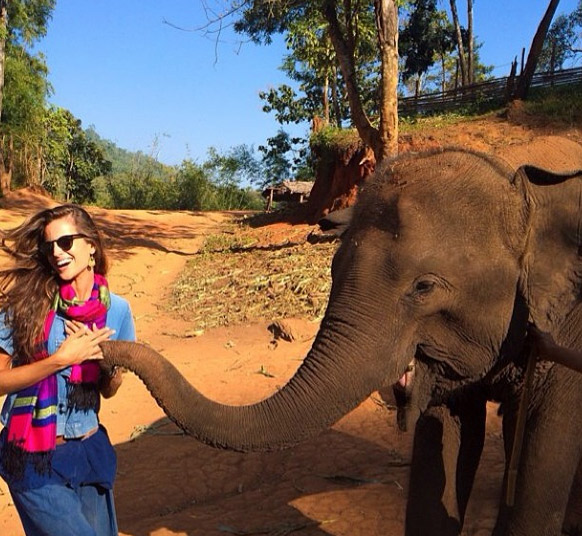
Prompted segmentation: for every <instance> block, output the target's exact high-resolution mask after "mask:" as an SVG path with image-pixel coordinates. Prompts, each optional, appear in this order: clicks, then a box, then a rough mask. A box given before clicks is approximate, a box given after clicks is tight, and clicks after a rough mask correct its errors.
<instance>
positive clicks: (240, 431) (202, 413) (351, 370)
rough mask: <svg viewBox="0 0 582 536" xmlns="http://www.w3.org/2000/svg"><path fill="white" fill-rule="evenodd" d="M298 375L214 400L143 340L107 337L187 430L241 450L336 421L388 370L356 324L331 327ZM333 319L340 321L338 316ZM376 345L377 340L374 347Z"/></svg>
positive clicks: (278, 444) (106, 346) (108, 345)
mask: <svg viewBox="0 0 582 536" xmlns="http://www.w3.org/2000/svg"><path fill="white" fill-rule="evenodd" d="M325 323H327V324H330V321H329V318H328V319H327V321H326V320H324V321H323V323H322V329H320V331H319V333H318V335H317V337H316V340H315V342H314V344H313V347H312V348H311V350H310V352H309V353H308V355H307V357H306V358H305V360H304V362H303V363H302V365H301V366H300V367H299V369H298V370H297V372H296V373H295V375H294V376H293V377H292V378H291V379H290V380H289V382H288V383H287V384H286V385H285V386H283V387H282V388H281V389H280V390H279V391H277V392H276V393H274V394H273V395H271V396H270V397H268V398H266V399H264V400H262V401H260V402H258V403H256V404H250V405H246V406H229V405H225V404H221V403H217V402H214V401H212V400H209V399H208V398H206V397H205V396H204V395H202V394H201V393H200V392H199V391H198V390H197V389H196V388H195V387H193V386H192V385H191V384H190V383H188V381H186V379H185V378H184V377H183V376H182V375H181V374H180V372H179V371H178V370H177V369H176V368H175V367H174V366H173V365H172V364H171V363H170V362H169V361H168V360H166V359H165V358H164V357H163V356H161V355H160V354H159V353H158V352H156V351H155V350H153V349H151V348H150V347H147V346H144V345H142V344H138V343H131V342H123V341H108V342H105V343H103V344H102V349H103V354H104V356H105V366H122V367H125V368H127V369H129V370H131V371H132V372H134V373H135V374H136V375H137V376H138V377H139V378H140V379H141V380H142V381H143V382H144V383H145V385H146V386H147V388H148V389H149V391H150V392H151V394H152V396H153V397H154V398H155V400H156V401H157V403H158V405H159V406H160V407H161V408H162V409H163V410H164V412H165V413H166V414H167V415H168V417H169V418H170V419H172V420H173V421H174V422H175V423H176V424H177V425H178V426H179V427H180V428H182V429H183V430H184V431H185V432H186V433H187V434H189V435H192V436H194V437H195V438H197V439H198V440H200V441H202V442H204V443H206V444H208V445H210V446H213V447H219V448H227V449H230V450H238V451H251V450H273V449H278V448H285V447H289V446H291V445H294V444H296V443H298V442H299V441H301V440H303V439H306V438H307V437H311V436H313V435H315V434H317V433H318V432H320V431H322V430H324V429H325V428H327V427H329V426H331V425H332V424H333V423H334V422H336V421H337V420H339V419H340V418H341V417H342V416H343V415H345V414H346V413H348V412H349V411H351V410H352V409H354V408H355V407H356V406H357V405H358V404H359V403H361V402H362V401H363V400H364V399H365V398H366V397H367V396H368V395H369V394H370V393H371V392H373V391H374V390H376V389H378V388H379V387H380V386H381V384H382V383H383V382H382V379H383V378H384V377H385V374H382V373H379V371H378V370H377V368H376V369H375V368H374V367H373V366H372V365H371V363H373V362H376V363H377V362H378V361H379V360H378V359H372V360H370V355H369V352H366V351H364V350H363V349H362V333H361V332H360V333H355V329H353V332H352V330H349V329H348V330H346V327H345V326H342V330H341V331H339V330H338V329H329V328H324V327H323V325H324V324H325ZM331 324H333V321H332V322H331ZM368 350H370V348H368Z"/></svg>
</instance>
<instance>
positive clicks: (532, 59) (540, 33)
mask: <svg viewBox="0 0 582 536" xmlns="http://www.w3.org/2000/svg"><path fill="white" fill-rule="evenodd" d="M559 3H560V0H550V3H549V4H548V8H547V9H546V12H545V13H544V16H543V17H542V20H541V21H540V24H539V26H538V29H537V31H536V34H535V35H534V38H533V41H532V43H531V47H530V49H529V54H528V55H527V61H526V62H525V68H524V70H523V74H522V75H521V76H520V77H519V81H518V83H517V90H516V92H515V98H516V99H526V98H527V94H528V92H529V88H530V86H531V81H532V79H533V75H534V73H535V70H536V67H537V65H538V59H539V57H540V53H541V51H542V48H543V46H544V41H545V39H546V35H547V33H548V29H549V28H550V24H551V23H552V19H553V18H554V13H555V12H556V9H557V8H558V4H559Z"/></svg>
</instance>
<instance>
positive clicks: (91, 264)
mask: <svg viewBox="0 0 582 536" xmlns="http://www.w3.org/2000/svg"><path fill="white" fill-rule="evenodd" d="M94 267H95V257H94V256H93V253H91V255H89V262H88V263H87V270H88V271H89V272H90V271H91V270H93V268H94Z"/></svg>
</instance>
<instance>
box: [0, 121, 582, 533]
mask: <svg viewBox="0 0 582 536" xmlns="http://www.w3.org/2000/svg"><path fill="white" fill-rule="evenodd" d="M534 126H535V128H534ZM549 128H550V127H548V126H542V127H541V128H540V126H539V125H532V124H530V123H528V122H527V118H525V119H523V118H522V120H520V121H516V122H515V121H514V122H510V121H507V120H506V119H501V118H499V119H498V118H494V119H493V120H490V121H478V122H473V123H471V124H467V125H462V126H460V127H458V128H457V127H454V129H455V130H454V133H453V132H452V131H449V133H448V134H442V139H447V140H448V141H451V140H452V141H453V143H454V142H457V143H459V144H462V145H471V146H476V147H477V148H478V149H484V148H487V147H489V146H492V145H495V144H501V143H513V142H516V141H518V140H522V139H528V138H530V137H531V136H533V134H534V132H535V131H536V130H537V131H538V132H539V131H542V132H544V133H548V132H550V133H562V134H566V135H568V136H571V137H573V138H574V139H577V140H578V141H580V140H581V139H582V136H581V132H580V129H579V128H578V127H577V126H576V125H574V126H572V125H570V126H567V127H566V126H564V127H563V128H562V127H560V128H559V129H556V128H555V127H554V128H553V129H550V130H549ZM440 136H441V134H440V133H424V134H422V135H418V136H408V137H404V138H403V146H404V147H405V148H406V149H411V150H418V148H420V147H422V146H424V145H439V144H441V138H440ZM48 203H51V201H50V200H48V199H47V198H44V197H42V196H40V195H38V194H34V193H33V192H30V191H17V192H14V193H13V194H11V195H10V196H8V197H7V198H5V199H4V200H2V206H3V207H4V208H3V209H2V210H0V227H1V228H7V227H11V226H14V225H16V224H18V223H20V222H21V221H22V220H23V218H25V217H26V216H27V215H29V214H30V213H31V212H33V211H35V210H37V209H39V208H41V207H43V206H45V205H46V204H48ZM90 211H91V212H92V214H93V215H94V217H95V219H96V221H97V223H98V225H99V226H100V228H101V229H102V230H103V232H104V234H105V236H106V238H107V243H108V246H109V251H110V254H111V258H112V261H113V262H112V271H111V274H110V278H109V279H110V286H111V288H112V289H113V290H114V291H115V292H117V293H118V294H121V295H122V296H124V297H125V298H127V299H128V300H129V302H130V303H131V306H132V310H133V313H134V317H135V320H136V326H137V335H138V338H139V340H140V341H143V342H146V343H148V344H150V345H151V346H152V347H154V348H155V349H157V350H158V351H160V352H161V353H162V354H164V355H165V356H166V357H167V358H168V359H170V360H171V361H172V362H173V363H174V364H175V365H176V366H177V367H178V368H179V369H180V370H181V371H182V373H183V374H184V375H185V376H186V377H187V378H189V380H190V381H191V382H192V383H193V384H194V385H196V386H197V387H198V388H199V389H200V390H201V391H202V392H203V393H204V394H206V395H207V396H209V397H211V398H213V399H216V400H218V401H221V402H225V403H230V404H245V403H251V402H254V401H257V400H260V399H261V398H263V397H265V396H267V395H268V394H269V393H271V392H273V391H274V390H275V389H276V388H277V386H279V385H281V384H283V383H285V381H286V380H287V378H289V377H290V376H291V375H292V374H293V372H294V371H295V369H296V368H297V367H298V366H299V364H300V362H301V360H302V358H303V356H304V355H305V354H306V352H307V350H308V349H309V347H310V345H311V342H312V340H313V336H314V334H315V332H316V330H317V324H316V323H313V322H309V321H307V320H305V319H301V318H295V319H288V321H289V323H290V325H291V326H292V328H293V332H294V334H295V337H296V338H295V341H294V342H285V341H278V344H276V345H275V344H273V340H272V334H271V333H270V332H269V331H268V330H267V326H268V325H269V323H270V322H271V321H272V320H273V319H272V318H265V319H264V320H263V321H261V322H260V323H257V324H252V325H243V326H235V327H227V328H215V329H212V330H209V331H206V332H205V333H204V334H202V335H200V336H197V337H194V336H186V334H188V333H189V325H188V322H187V321H185V320H182V319H179V318H176V317H175V316H172V315H169V314H168V313H166V312H165V310H164V307H163V304H164V303H165V302H166V300H168V299H170V292H169V291H170V287H171V285H172V282H173V281H174V280H175V279H176V277H177V276H178V275H179V274H180V272H181V270H182V269H183V267H184V265H185V263H186V262H187V260H188V258H189V257H190V256H192V255H193V254H194V253H195V252H196V251H197V250H198V249H199V248H200V247H201V245H202V243H203V240H204V236H205V235H208V234H215V233H217V232H220V230H221V229H223V228H224V225H225V224H226V223H227V222H228V221H230V219H231V218H232V217H234V216H233V215H232V214H225V213H191V212H180V213H177V212H164V211H108V210H102V209H96V208H90ZM310 230H311V227H309V226H306V225H295V226H290V225H286V224H278V225H277V226H276V227H275V226H269V227H262V228H257V229H256V230H255V232H256V233H259V234H260V233H269V234H268V236H270V237H275V236H276V237H278V239H280V237H282V236H293V237H306V236H307V234H308V233H309V231H310ZM265 236H266V235H265ZM273 239H274V238H273ZM216 307H221V304H220V303H217V304H216ZM264 369H268V371H269V373H270V375H271V376H272V377H271V376H267V375H265V374H261V373H260V371H261V370H264ZM489 409H490V411H489V418H488V428H487V436H486V445H485V451H484V454H483V458H482V462H481V465H480V468H479V473H478V476H477V481H476V486H475V489H474V492H473V496H472V499H471V502H470V505H469V512H468V515H467V521H466V525H465V531H464V533H463V534H464V535H465V536H485V535H488V534H490V533H491V530H492V528H493V525H494V519H495V516H496V510H497V501H498V497H499V492H500V485H501V477H502V471H503V454H502V439H501V433H500V420H499V418H498V417H497V416H496V408H495V407H493V406H490V408H489ZM101 420H102V422H103V423H104V425H105V426H106V427H107V429H108V430H109V433H110V436H111V438H112V441H113V443H114V444H115V446H116V450H117V454H118V462H119V467H118V479H117V483H116V489H115V493H116V501H117V511H118V519H119V527H120V534H121V535H127V536H129V535H131V536H170V535H189V536H225V535H232V534H234V535H255V534H256V535H260V534H264V535H269V536H284V535H287V534H293V535H303V536H318V535H319V536H323V535H334V536H380V535H382V536H386V535H388V536H392V535H394V536H398V535H399V534H402V533H403V521H404V512H405V503H406V494H407V485H408V476H407V475H408V471H409V465H408V464H409V460H410V447H411V440H412V437H411V434H410V433H401V432H399V431H398V430H397V428H396V417H395V411H394V410H393V409H391V407H389V406H387V405H386V404H385V403H383V402H382V401H381V400H380V398H379V397H378V395H377V394H374V395H373V396H371V397H370V398H369V399H368V400H366V401H365V402H364V403H362V404H361V406H360V407H358V408H357V409H356V410H354V411H353V412H351V413H350V414H348V415H346V416H345V417H344V418H343V419H342V420H340V421H339V422H338V423H337V424H336V425H335V426H333V428H331V429H330V430H328V431H326V432H324V433H322V434H321V435H319V436H318V437H315V438H313V439H311V440H309V441H306V442H304V443H302V444H301V445H299V446H297V447H295V448H292V449H289V450H286V451H281V452H274V453H266V454H265V453H260V454H254V453H251V454H239V453H233V452H227V451H221V450H215V449H212V448H210V447H207V446H204V445H202V444H199V443H197V442H196V441H194V440H193V439H191V438H189V437H186V436H184V435H183V434H182V433H181V432H180V430H179V429H178V428H177V427H176V426H175V425H174V424H172V423H171V422H170V421H169V420H168V419H167V418H166V417H165V416H164V414H163V412H162V411H161V410H160V409H159V408H158V407H157V406H156V404H155V403H154V401H153V400H152V399H151V397H150V396H149V394H148V392H147V390H146V389H145V387H144V386H143V384H141V382H140V381H139V380H138V379H137V378H136V377H135V376H133V375H132V374H131V373H127V374H125V380H124V385H123V386H122V389H121V390H120V392H119V393H118V395H117V396H115V397H114V398H113V399H111V400H106V401H104V404H103V409H102V411H101ZM0 534H2V535H3V536H22V535H23V531H22V528H21V526H20V522H19V520H18V517H17V515H16V512H15V510H14V507H13V505H12V503H11V501H10V496H9V494H8V492H7V490H6V486H5V484H4V483H0Z"/></svg>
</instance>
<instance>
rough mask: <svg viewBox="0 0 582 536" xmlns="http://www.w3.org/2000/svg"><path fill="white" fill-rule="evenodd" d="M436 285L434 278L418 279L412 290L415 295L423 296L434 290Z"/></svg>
mask: <svg viewBox="0 0 582 536" xmlns="http://www.w3.org/2000/svg"><path fill="white" fill-rule="evenodd" d="M435 286H436V281H435V280H434V279H427V278H422V279H417V280H416V281H415V282H414V284H413V285H412V292H411V295H412V296H413V297H421V296H425V295H427V294H428V293H430V292H432V290H434V288H435Z"/></svg>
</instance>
